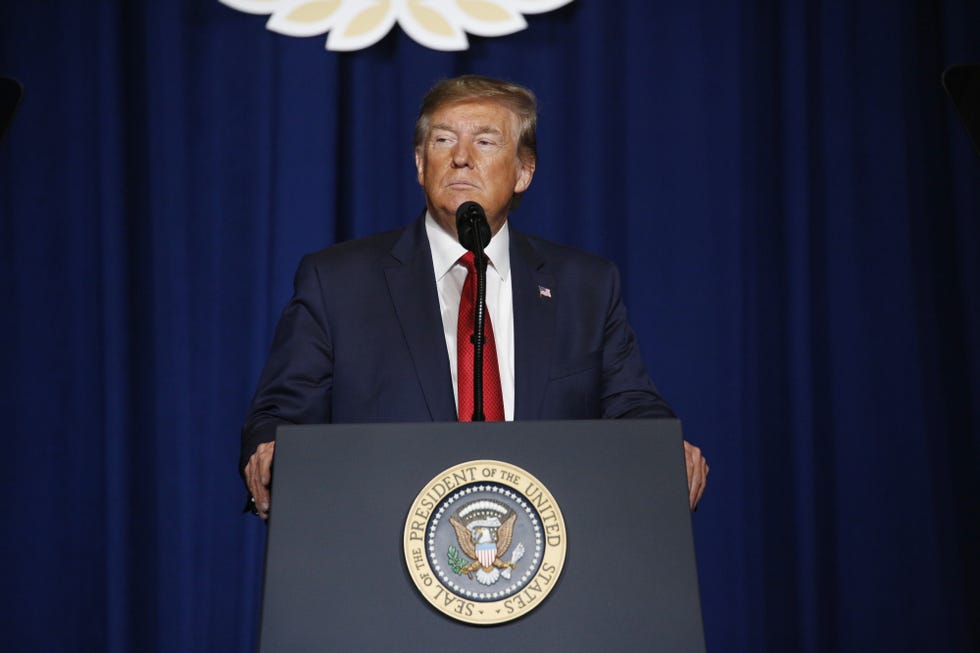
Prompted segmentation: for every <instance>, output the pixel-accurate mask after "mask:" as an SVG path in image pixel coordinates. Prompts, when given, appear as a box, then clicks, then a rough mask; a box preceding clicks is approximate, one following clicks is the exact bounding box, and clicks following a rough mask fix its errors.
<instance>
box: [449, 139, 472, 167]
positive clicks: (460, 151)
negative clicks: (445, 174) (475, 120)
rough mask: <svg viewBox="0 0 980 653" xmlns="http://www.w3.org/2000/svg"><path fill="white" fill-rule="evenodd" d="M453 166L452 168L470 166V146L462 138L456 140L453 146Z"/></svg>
mask: <svg viewBox="0 0 980 653" xmlns="http://www.w3.org/2000/svg"><path fill="white" fill-rule="evenodd" d="M452 154H453V167H454V168H468V167H470V146H469V143H465V142H463V141H462V140H459V141H457V142H456V145H454V146H453V152H452Z"/></svg>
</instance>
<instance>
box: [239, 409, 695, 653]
mask: <svg viewBox="0 0 980 653" xmlns="http://www.w3.org/2000/svg"><path fill="white" fill-rule="evenodd" d="M473 460H497V461H505V462H506V463H508V464H511V465H514V466H516V467H518V468H521V469H523V470H527V471H528V472H530V474H532V475H533V476H534V477H535V478H536V479H539V480H540V481H541V483H543V484H544V485H546V486H547V489H548V490H549V491H550V493H551V495H552V496H553V497H554V500H555V501H556V502H557V504H558V505H559V506H560V509H561V514H562V515H563V517H564V525H565V534H566V543H567V549H566V552H565V558H564V566H563V568H562V571H561V574H560V576H558V578H557V580H556V582H555V585H554V587H553V588H551V591H550V593H548V595H547V596H546V597H545V598H543V599H542V600H541V602H540V604H538V605H537V606H536V607H534V609H533V610H531V611H529V612H527V613H526V614H523V615H522V616H520V617H519V618H517V619H515V620H513V621H508V622H506V623H501V624H498V625H490V626H481V625H472V624H470V623H463V622H460V621H457V620H455V619H452V618H450V617H448V616H446V615H445V614H443V613H441V612H440V611H439V610H437V609H435V608H434V607H433V606H432V605H430V603H429V602H428V601H427V600H426V599H425V598H424V597H423V595H422V593H421V592H420V591H419V589H417V588H416V585H415V583H414V582H413V580H412V577H411V575H410V573H409V569H408V566H407V564H406V556H405V554H404V552H403V531H404V529H405V527H406V523H407V518H408V517H409V510H410V508H411V507H412V505H413V500H415V499H416V497H417V495H419V493H420V491H421V490H423V488H425V487H426V485H427V484H429V483H430V481H431V480H432V479H433V478H434V477H436V476H437V475H438V474H439V473H440V472H441V471H442V470H446V469H448V468H451V467H453V466H454V465H459V464H460V463H464V462H466V461H473ZM274 465H275V472H274V478H273V486H272V497H273V498H272V511H271V516H270V519H269V533H268V542H267V549H266V569H265V580H264V588H263V597H262V616H261V626H260V633H259V650H260V651H262V652H264V653H272V652H277V653H278V652H281V651H289V652H292V651H318V652H322V651H338V652H371V651H379V652H381V651H385V652H387V651H406V652H411V651H439V650H447V649H449V648H450V647H451V648H456V647H459V648H460V649H461V650H465V651H467V653H478V652H479V653H482V652H490V651H493V652H498V651H516V650H524V651H563V652H577V651H582V652H585V651H588V652H598V651H602V652H616V651H630V652H633V651H670V652H671V653H678V652H684V651H692V652H700V651H704V635H703V627H702V622H701V608H700V599H699V593H698V582H697V571H696V564H695V556H694V543H693V536H692V532H691V514H690V511H689V508H688V498H687V494H688V493H687V480H686V472H685V467H684V452H683V442H682V436H681V427H680V423H679V422H678V421H677V420H601V421H568V422H509V423H503V422H495V423H469V424H456V423H416V424H335V425H319V426H283V427H280V428H279V431H278V433H277V442H276V458H275V463H274Z"/></svg>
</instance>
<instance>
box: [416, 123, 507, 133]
mask: <svg viewBox="0 0 980 653" xmlns="http://www.w3.org/2000/svg"><path fill="white" fill-rule="evenodd" d="M437 129H441V130H442V131H447V132H452V133H453V134H455V133H456V130H455V129H453V128H452V127H451V126H449V125H447V124H446V123H444V122H440V123H436V124H434V125H432V127H430V128H429V131H430V132H433V131H436V130H437ZM482 134H494V135H495V136H502V135H503V132H501V131H500V130H499V129H497V128H496V127H492V126H491V125H483V126H481V127H477V129H476V131H475V132H474V135H475V136H480V135H482Z"/></svg>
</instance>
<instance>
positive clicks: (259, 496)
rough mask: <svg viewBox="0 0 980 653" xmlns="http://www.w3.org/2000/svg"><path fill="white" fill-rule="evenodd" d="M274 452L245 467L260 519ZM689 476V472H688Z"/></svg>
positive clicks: (268, 449) (270, 447)
mask: <svg viewBox="0 0 980 653" xmlns="http://www.w3.org/2000/svg"><path fill="white" fill-rule="evenodd" d="M275 451H276V443H275V442H263V443H262V444H260V445H259V447H258V448H257V449H256V450H255V453H253V454H252V456H251V457H250V458H249V459H248V464H247V465H245V484H246V485H248V491H249V492H251V494H252V501H254V502H255V509H256V510H257V511H258V515H259V517H261V518H262V519H268V518H269V498H270V496H271V495H270V494H269V484H270V483H271V482H272V454H274V453H275ZM688 476H690V470H689V472H688Z"/></svg>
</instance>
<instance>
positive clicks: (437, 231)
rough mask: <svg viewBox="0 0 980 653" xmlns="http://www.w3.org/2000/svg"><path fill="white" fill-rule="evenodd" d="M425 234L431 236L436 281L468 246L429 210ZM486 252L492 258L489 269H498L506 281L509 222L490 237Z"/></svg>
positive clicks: (430, 247) (508, 270) (508, 261)
mask: <svg viewBox="0 0 980 653" xmlns="http://www.w3.org/2000/svg"><path fill="white" fill-rule="evenodd" d="M425 234H426V236H428V238H429V249H430V250H431V251H432V269H433V270H434V271H435V273H436V281H440V280H441V279H442V278H443V277H444V276H446V273H447V272H449V271H450V270H451V269H452V268H453V266H454V265H456V262H457V261H458V260H459V259H460V257H461V256H462V255H463V254H465V253H466V248H465V247H463V246H462V245H460V244H459V241H458V240H456V239H455V238H454V237H453V235H452V234H450V233H449V232H448V231H446V230H445V229H443V228H442V226H441V225H440V224H439V223H437V222H436V220H435V218H433V217H432V215H431V214H430V213H429V212H428V211H426V213H425ZM484 253H485V254H486V255H487V258H488V259H490V265H488V266H487V269H488V270H494V271H496V273H497V274H498V275H499V276H500V280H501V281H506V280H507V275H508V274H510V223H509V222H504V226H502V227H501V228H500V231H498V232H497V235H496V236H494V237H493V238H491V239H490V244H489V245H487V247H486V249H485V250H484Z"/></svg>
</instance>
